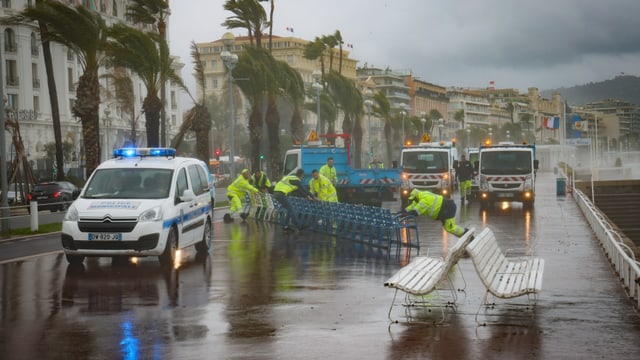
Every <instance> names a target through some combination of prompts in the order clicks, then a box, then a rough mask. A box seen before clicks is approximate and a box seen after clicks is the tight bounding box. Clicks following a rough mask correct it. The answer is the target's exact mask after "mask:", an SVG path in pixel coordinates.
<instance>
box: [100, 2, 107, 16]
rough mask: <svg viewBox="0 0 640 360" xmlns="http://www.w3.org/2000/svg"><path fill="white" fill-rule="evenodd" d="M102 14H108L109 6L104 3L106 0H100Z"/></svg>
mask: <svg viewBox="0 0 640 360" xmlns="http://www.w3.org/2000/svg"><path fill="white" fill-rule="evenodd" d="M100 12H103V13H106V12H107V5H106V4H105V3H104V0H100Z"/></svg>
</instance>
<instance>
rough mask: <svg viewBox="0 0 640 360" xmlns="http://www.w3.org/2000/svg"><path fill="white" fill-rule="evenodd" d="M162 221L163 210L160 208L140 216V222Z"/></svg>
mask: <svg viewBox="0 0 640 360" xmlns="http://www.w3.org/2000/svg"><path fill="white" fill-rule="evenodd" d="M161 219H162V208H161V207H160V206H155V207H152V208H151V209H149V210H146V211H144V212H143V213H142V214H140V216H138V221H139V222H144V221H158V220H161Z"/></svg>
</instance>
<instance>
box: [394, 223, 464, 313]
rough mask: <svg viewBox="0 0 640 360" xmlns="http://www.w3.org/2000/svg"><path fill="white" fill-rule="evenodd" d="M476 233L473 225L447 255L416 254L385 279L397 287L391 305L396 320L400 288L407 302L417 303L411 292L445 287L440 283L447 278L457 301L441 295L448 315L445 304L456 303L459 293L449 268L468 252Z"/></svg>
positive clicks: (442, 307) (449, 287)
mask: <svg viewBox="0 0 640 360" xmlns="http://www.w3.org/2000/svg"><path fill="white" fill-rule="evenodd" d="M473 234H474V229H470V230H469V231H468V232H467V233H466V234H464V235H463V236H461V237H460V238H459V239H458V240H457V241H456V243H455V244H454V245H453V246H452V247H451V248H450V249H449V251H448V253H447V257H446V258H444V259H443V258H437V257H429V256H419V257H416V258H414V259H413V260H412V261H411V262H410V263H409V264H407V265H405V266H404V267H403V268H401V269H400V270H398V271H397V272H396V273H395V274H394V275H393V276H391V277H390V278H389V279H388V280H387V281H385V282H384V286H386V287H390V288H395V289H396V292H395V294H394V295H393V300H392V302H391V307H390V308H389V314H388V316H389V320H392V319H391V311H392V309H393V305H394V304H395V301H396V296H397V295H398V290H401V291H404V292H405V293H406V296H405V302H404V305H405V306H413V305H415V304H416V303H417V302H415V301H413V300H412V298H411V296H410V295H414V296H425V295H428V294H430V293H431V292H433V291H435V290H442V289H444V288H442V287H440V285H441V284H442V283H443V282H445V281H446V282H447V284H448V289H449V290H450V291H451V294H452V299H453V302H448V303H445V302H444V301H442V299H440V298H439V296H438V298H439V300H440V301H439V302H438V305H439V306H440V310H441V312H442V317H443V319H444V306H446V305H452V304H455V301H456V293H455V289H454V285H453V282H452V281H451V279H450V278H449V272H450V270H451V268H452V267H453V266H454V265H455V264H456V263H457V262H458V260H460V258H461V257H462V255H463V254H464V252H465V247H466V246H467V245H468V244H469V243H470V242H471V240H472V239H473V236H474V235H473ZM463 279H464V278H463ZM392 321H393V320H392Z"/></svg>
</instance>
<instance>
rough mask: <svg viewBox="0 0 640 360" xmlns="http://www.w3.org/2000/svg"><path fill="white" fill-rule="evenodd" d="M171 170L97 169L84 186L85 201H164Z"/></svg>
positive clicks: (171, 175)
mask: <svg viewBox="0 0 640 360" xmlns="http://www.w3.org/2000/svg"><path fill="white" fill-rule="evenodd" d="M172 177H173V170H172V169H99V170H96V173H95V174H94V176H93V177H92V178H91V181H90V182H89V183H88V184H87V185H86V190H85V192H84V196H83V197H84V198H85V199H164V198H167V197H169V191H170V189H171V179H172Z"/></svg>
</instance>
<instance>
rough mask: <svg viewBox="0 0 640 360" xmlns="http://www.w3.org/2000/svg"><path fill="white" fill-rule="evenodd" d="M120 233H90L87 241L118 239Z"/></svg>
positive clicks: (120, 238)
mask: <svg viewBox="0 0 640 360" xmlns="http://www.w3.org/2000/svg"><path fill="white" fill-rule="evenodd" d="M120 240H122V234H121V233H90V234H89V241H120Z"/></svg>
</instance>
